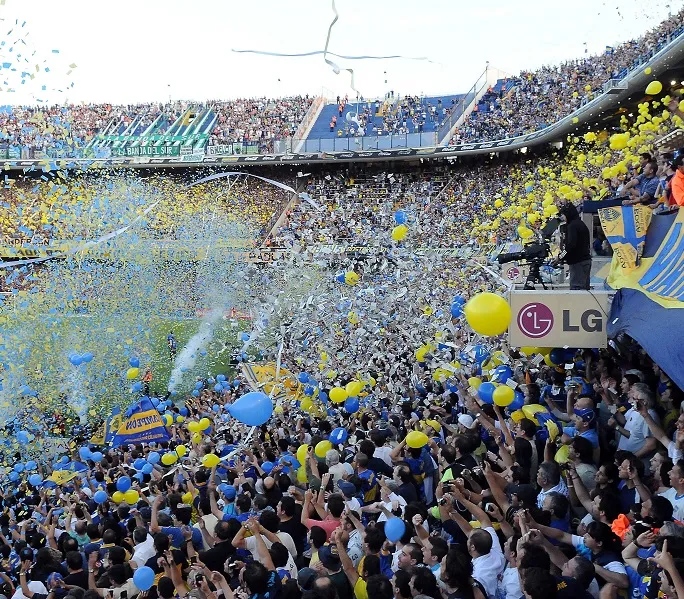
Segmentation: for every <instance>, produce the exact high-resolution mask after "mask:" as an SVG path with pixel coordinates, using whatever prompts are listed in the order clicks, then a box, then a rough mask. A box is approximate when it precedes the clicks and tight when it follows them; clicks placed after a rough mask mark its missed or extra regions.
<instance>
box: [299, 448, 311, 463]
mask: <svg viewBox="0 0 684 599" xmlns="http://www.w3.org/2000/svg"><path fill="white" fill-rule="evenodd" d="M308 451H309V446H308V445H307V444H306V443H304V444H302V445H300V446H299V447H298V448H297V461H298V462H299V463H300V464H303V463H304V462H306V457H307V455H308Z"/></svg>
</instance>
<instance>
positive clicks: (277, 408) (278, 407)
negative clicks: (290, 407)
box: [273, 406, 285, 414]
mask: <svg viewBox="0 0 684 599" xmlns="http://www.w3.org/2000/svg"><path fill="white" fill-rule="evenodd" d="M273 411H274V412H275V413H276V414H284V413H285V410H283V406H276V407H275V408H274V409H273Z"/></svg>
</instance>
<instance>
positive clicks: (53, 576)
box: [46, 572, 64, 588]
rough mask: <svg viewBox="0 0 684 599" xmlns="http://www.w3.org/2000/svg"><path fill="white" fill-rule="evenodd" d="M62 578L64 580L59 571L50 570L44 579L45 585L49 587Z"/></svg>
mask: <svg viewBox="0 0 684 599" xmlns="http://www.w3.org/2000/svg"><path fill="white" fill-rule="evenodd" d="M62 580H64V577H63V576H62V575H61V574H60V573H59V572H52V573H51V574H49V575H48V577H47V580H46V582H47V586H48V588H51V587H53V586H55V585H56V584H57V583H58V582H60V581H62Z"/></svg>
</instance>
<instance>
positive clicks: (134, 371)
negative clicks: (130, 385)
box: [126, 368, 140, 381]
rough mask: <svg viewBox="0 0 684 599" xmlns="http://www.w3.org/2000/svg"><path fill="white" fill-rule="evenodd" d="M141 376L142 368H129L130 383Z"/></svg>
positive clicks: (127, 373)
mask: <svg viewBox="0 0 684 599" xmlns="http://www.w3.org/2000/svg"><path fill="white" fill-rule="evenodd" d="M139 374H140V368H129V369H128V370H127V371H126V378H127V379H128V380H129V381H130V380H132V379H137V378H138V375H139Z"/></svg>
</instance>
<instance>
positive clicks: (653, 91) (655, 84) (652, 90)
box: [646, 81, 663, 96]
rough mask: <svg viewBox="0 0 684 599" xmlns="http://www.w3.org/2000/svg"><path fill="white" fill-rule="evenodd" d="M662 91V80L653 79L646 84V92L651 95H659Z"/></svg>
mask: <svg viewBox="0 0 684 599" xmlns="http://www.w3.org/2000/svg"><path fill="white" fill-rule="evenodd" d="M661 91H663V84H662V83H660V81H651V83H649V84H648V85H647V86H646V93H647V94H648V95H649V96H657V95H658V94H659V93H660V92H661Z"/></svg>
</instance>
